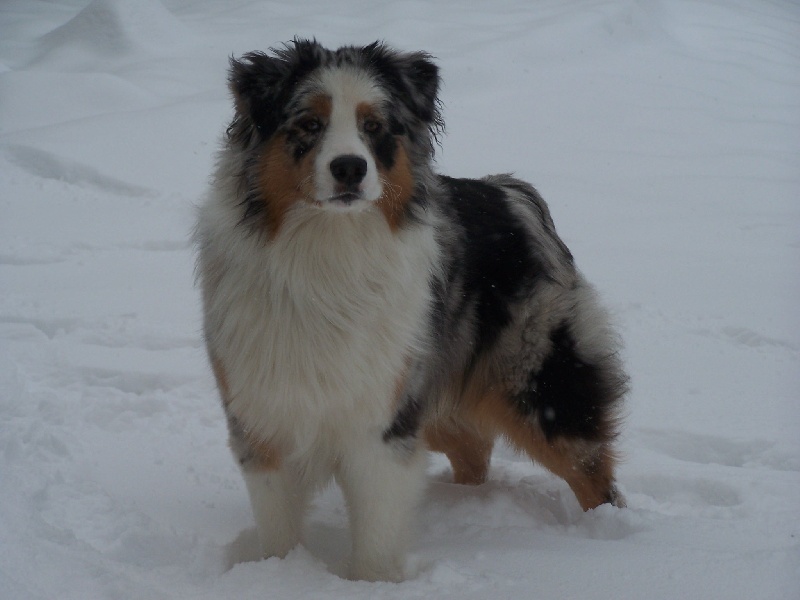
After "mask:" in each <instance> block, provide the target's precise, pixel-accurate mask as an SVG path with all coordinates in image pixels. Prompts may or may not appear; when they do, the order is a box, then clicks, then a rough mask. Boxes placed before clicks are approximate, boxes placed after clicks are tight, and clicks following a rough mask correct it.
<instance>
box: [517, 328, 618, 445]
mask: <svg viewBox="0 0 800 600" xmlns="http://www.w3.org/2000/svg"><path fill="white" fill-rule="evenodd" d="M550 341H551V343H552V349H551V351H550V355H549V356H548V357H547V359H545V361H544V363H543V364H542V367H541V369H540V370H539V372H538V373H533V374H531V377H530V381H529V383H528V389H527V391H525V392H523V393H522V394H520V395H519V396H518V397H517V399H516V400H517V408H518V410H519V411H520V412H521V413H522V414H523V415H525V416H530V415H532V414H534V413H535V414H536V416H537V421H538V423H539V426H540V427H541V429H542V431H543V432H544V434H545V436H546V437H547V439H552V438H554V437H556V436H566V437H576V438H583V439H586V440H589V441H598V442H602V441H608V438H609V436H611V435H612V434H613V431H612V430H613V415H612V414H611V410H612V408H613V405H614V403H615V402H616V401H617V399H618V398H619V397H620V390H618V389H615V384H614V383H613V382H611V381H609V378H608V377H607V374H606V373H605V372H604V371H603V369H602V368H601V367H599V366H598V365H594V364H591V363H588V362H586V361H585V360H583V359H582V358H581V357H579V356H578V354H577V352H576V350H575V340H574V338H573V337H572V334H571V333H570V331H569V328H568V326H567V325H566V324H562V325H561V326H559V327H558V328H557V329H555V330H554V331H553V332H552V333H551V334H550Z"/></svg>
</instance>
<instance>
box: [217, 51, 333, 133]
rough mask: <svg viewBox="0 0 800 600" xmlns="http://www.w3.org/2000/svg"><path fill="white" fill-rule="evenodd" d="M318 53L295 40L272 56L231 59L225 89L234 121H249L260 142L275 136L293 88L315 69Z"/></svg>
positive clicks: (248, 54)
mask: <svg viewBox="0 0 800 600" xmlns="http://www.w3.org/2000/svg"><path fill="white" fill-rule="evenodd" d="M320 50H321V46H320V45H319V44H318V43H317V42H316V41H314V40H299V39H295V40H294V41H293V42H292V43H291V44H287V45H286V46H285V47H284V48H281V49H278V50H275V49H273V50H272V51H271V52H272V54H266V53H264V52H249V53H247V54H245V55H244V56H242V58H241V59H239V60H237V59H235V58H231V60H230V71H229V72H228V86H229V87H230V90H231V92H232V93H233V98H234V104H235V106H236V116H237V118H238V119H241V120H249V121H250V122H251V123H252V125H254V126H255V127H256V128H257V130H258V132H259V133H260V135H261V136H262V137H263V138H268V137H270V136H271V135H272V134H273V133H275V130H276V129H277V128H278V125H279V124H280V122H281V119H282V117H283V114H282V113H283V110H284V108H285V107H286V104H287V103H288V102H289V100H290V99H291V96H292V93H293V91H294V87H295V85H296V84H297V82H298V81H299V80H300V79H301V78H302V77H303V76H304V75H305V74H307V73H308V72H310V71H311V70H313V69H314V68H316V67H317V66H318V65H319V63H320Z"/></svg>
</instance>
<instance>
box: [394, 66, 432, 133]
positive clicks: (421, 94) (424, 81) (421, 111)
mask: <svg viewBox="0 0 800 600" xmlns="http://www.w3.org/2000/svg"><path fill="white" fill-rule="evenodd" d="M401 64H402V71H403V75H404V76H405V78H406V80H407V81H408V85H409V87H410V88H411V89H412V90H413V93H411V94H409V95H408V96H407V99H408V100H410V101H411V102H410V104H411V108H412V110H413V112H414V114H415V115H416V116H417V117H419V118H420V119H422V120H423V121H425V123H428V124H432V123H433V122H434V121H436V120H437V119H438V118H439V110H438V94H439V67H437V66H436V65H435V64H434V63H433V61H432V60H431V57H430V56H429V55H428V54H425V53H423V52H415V53H412V54H406V55H404V56H402V59H401Z"/></svg>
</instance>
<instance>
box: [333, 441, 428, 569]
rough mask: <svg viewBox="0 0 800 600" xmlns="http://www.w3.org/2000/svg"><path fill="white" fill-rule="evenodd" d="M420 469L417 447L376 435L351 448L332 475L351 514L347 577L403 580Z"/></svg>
mask: <svg viewBox="0 0 800 600" xmlns="http://www.w3.org/2000/svg"><path fill="white" fill-rule="evenodd" d="M425 465H426V460H425V452H424V450H423V448H422V445H421V444H418V443H414V444H412V445H410V446H409V445H408V444H407V443H406V444H404V445H403V446H402V447H401V446H400V445H398V444H395V443H393V442H385V441H383V439H382V438H381V436H380V435H375V437H374V438H372V437H370V438H369V439H367V440H361V443H360V444H352V445H350V450H349V451H348V452H347V454H346V456H344V457H343V460H342V461H341V462H340V464H339V468H338V469H337V472H336V478H337V481H338V482H339V485H340V486H341V487H342V491H343V493H344V496H345V499H346V501H347V508H348V512H349V515H350V528H351V535H352V540H353V551H352V556H351V559H350V565H349V570H348V577H349V578H350V579H359V580H366V581H401V580H403V579H404V578H405V554H406V550H407V547H408V542H409V537H410V532H411V530H412V528H413V516H414V513H415V511H416V508H417V505H418V503H419V500H420V497H421V495H422V492H423V490H424V485H425Z"/></svg>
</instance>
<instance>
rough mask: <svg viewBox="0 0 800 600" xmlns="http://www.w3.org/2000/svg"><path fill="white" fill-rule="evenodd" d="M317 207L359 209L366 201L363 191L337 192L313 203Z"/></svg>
mask: <svg viewBox="0 0 800 600" xmlns="http://www.w3.org/2000/svg"><path fill="white" fill-rule="evenodd" d="M314 204H315V205H316V206H318V207H319V208H323V209H327V210H334V211H337V210H338V211H347V212H349V211H353V210H361V209H362V208H364V207H365V206H366V205H367V204H368V203H367V202H366V198H365V196H364V194H363V193H361V192H355V191H346V192H339V193H338V194H333V195H331V196H328V197H327V198H325V199H323V200H317V201H316V202H315V203H314Z"/></svg>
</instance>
